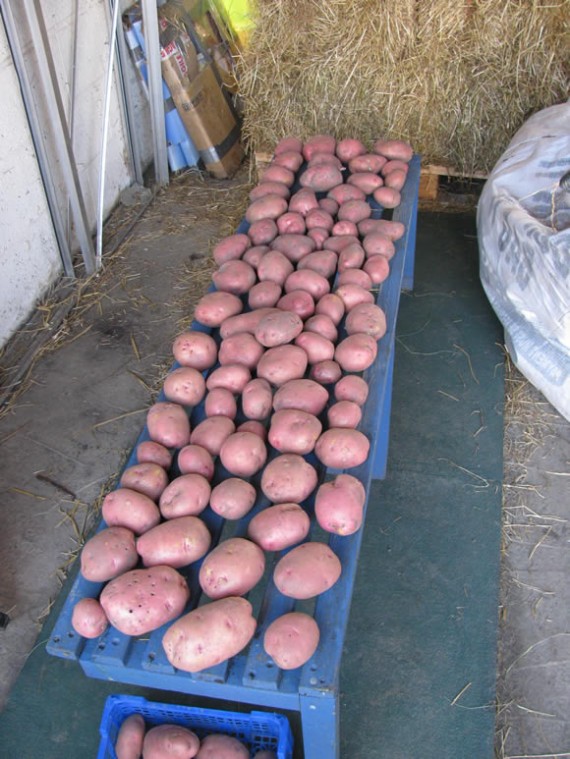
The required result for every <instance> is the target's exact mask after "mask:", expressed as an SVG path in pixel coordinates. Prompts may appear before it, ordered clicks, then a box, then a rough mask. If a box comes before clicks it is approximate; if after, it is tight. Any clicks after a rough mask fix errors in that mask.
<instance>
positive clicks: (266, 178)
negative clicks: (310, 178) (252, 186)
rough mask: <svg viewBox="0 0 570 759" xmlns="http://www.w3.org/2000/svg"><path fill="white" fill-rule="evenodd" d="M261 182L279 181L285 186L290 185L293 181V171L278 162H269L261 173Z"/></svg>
mask: <svg viewBox="0 0 570 759" xmlns="http://www.w3.org/2000/svg"><path fill="white" fill-rule="evenodd" d="M261 181H262V182H281V184H284V185H285V186H286V187H291V185H292V184H293V182H294V181H295V172H294V171H292V170H291V169H288V168H287V167H286V166H280V165H279V164H278V163H272V164H270V165H269V166H268V167H267V168H266V169H265V171H264V172H263V174H262V175H261Z"/></svg>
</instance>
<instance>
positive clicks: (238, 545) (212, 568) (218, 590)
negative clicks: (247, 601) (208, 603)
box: [198, 538, 265, 600]
mask: <svg viewBox="0 0 570 759" xmlns="http://www.w3.org/2000/svg"><path fill="white" fill-rule="evenodd" d="M264 571H265V554H264V553H263V551H262V550H261V548H260V547H259V546H258V545H257V544H256V543H253V542H252V541H251V540H246V539H245V538H229V539H228V540H224V541H222V542H221V543H218V545H217V546H216V547H215V548H214V549H212V550H211V551H210V552H209V553H208V555H207V556H206V558H205V559H204V561H203V562H202V566H201V567H200V572H199V575H198V581H199V582H200V587H201V588H202V590H203V591H204V593H205V594H206V595H207V596H208V597H209V598H212V599H214V600H216V599H218V598H227V597H228V596H243V595H244V594H245V593H247V592H248V591H250V590H251V589H252V588H253V587H255V586H256V585H257V583H258V582H259V581H260V580H261V578H262V577H263V572H264Z"/></svg>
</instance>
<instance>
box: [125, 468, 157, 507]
mask: <svg viewBox="0 0 570 759" xmlns="http://www.w3.org/2000/svg"><path fill="white" fill-rule="evenodd" d="M119 484H120V486H121V487H123V488H130V489H131V490H136V491H137V492H139V493H144V494H145V495H147V496H148V497H149V498H150V499H151V500H153V501H158V499H159V497H160V494H161V493H162V491H163V490H164V488H165V487H166V486H167V485H168V475H167V474H166V471H165V470H164V469H163V467H161V466H160V465H159V464H150V463H145V464H133V466H129V467H127V468H126V469H125V470H124V472H123V473H122V475H121V479H120V480H119Z"/></svg>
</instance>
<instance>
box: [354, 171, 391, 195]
mask: <svg viewBox="0 0 570 759" xmlns="http://www.w3.org/2000/svg"><path fill="white" fill-rule="evenodd" d="M346 181H347V182H348V184H349V185H353V186H354V187H356V188H358V189H359V190H362V192H363V193H364V194H365V195H372V193H373V192H375V191H376V190H377V189H378V188H379V187H382V185H383V184H384V180H383V179H382V177H381V176H379V175H378V174H373V173H372V172H369V171H358V172H355V173H354V174H351V175H350V176H349V177H348V179H347V180H346Z"/></svg>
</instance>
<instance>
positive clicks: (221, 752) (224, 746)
mask: <svg viewBox="0 0 570 759" xmlns="http://www.w3.org/2000/svg"><path fill="white" fill-rule="evenodd" d="M196 759H249V751H248V750H247V748H246V747H245V746H244V745H243V743H241V741H239V740H238V739H237V738H234V737H233V735H223V734H220V733H210V735H207V736H206V737H205V738H204V740H203V741H202V745H201V746H200V751H199V753H198V754H197V755H196Z"/></svg>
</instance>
